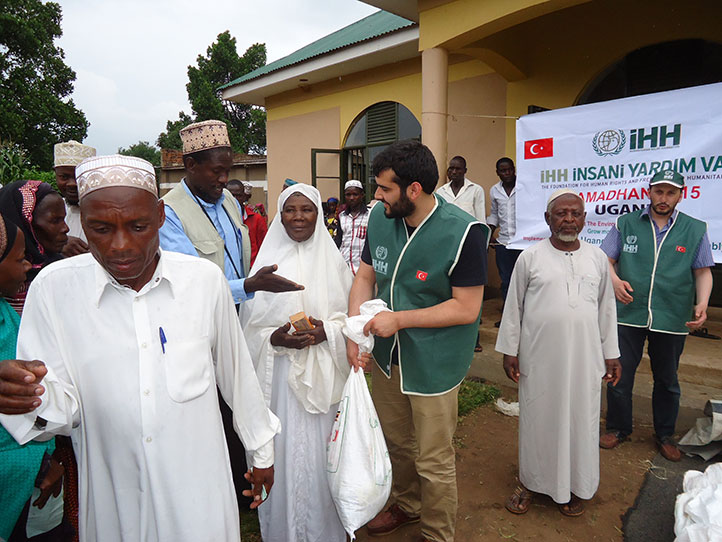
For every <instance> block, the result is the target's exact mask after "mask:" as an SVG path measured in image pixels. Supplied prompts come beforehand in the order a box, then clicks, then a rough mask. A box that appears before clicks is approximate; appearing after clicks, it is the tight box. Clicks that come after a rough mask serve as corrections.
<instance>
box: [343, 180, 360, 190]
mask: <svg viewBox="0 0 722 542" xmlns="http://www.w3.org/2000/svg"><path fill="white" fill-rule="evenodd" d="M349 188H358V189H359V190H361V191H362V192H363V189H364V185H362V184H361V181H357V180H356V179H351V180H350V181H346V184H345V185H344V187H343V189H344V191H346V190H348V189H349Z"/></svg>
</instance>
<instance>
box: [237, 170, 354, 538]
mask: <svg viewBox="0 0 722 542" xmlns="http://www.w3.org/2000/svg"><path fill="white" fill-rule="evenodd" d="M296 193H301V194H302V195H304V196H306V197H307V198H308V199H310V200H311V201H312V202H313V203H314V204H315V205H316V207H317V209H319V210H320V209H321V197H320V195H319V193H318V191H317V190H316V189H315V188H313V187H310V186H308V185H304V184H298V185H294V186H292V187H290V188H287V189H286V190H284V191H283V192H281V195H280V197H279V201H278V209H283V204H284V203H285V201H286V199H288V198H289V197H290V196H292V195H294V194H296ZM272 264H277V265H278V271H277V273H278V274H280V275H282V276H284V277H286V278H288V279H290V280H293V281H295V282H297V283H299V284H303V285H304V286H305V289H304V290H302V291H299V292H286V293H281V294H271V293H267V292H256V294H255V296H254V298H253V299H251V300H249V301H246V302H245V303H244V304H243V305H242V307H241V323H242V325H243V330H244V333H245V336H246V339H247V340H248V348H249V350H250V352H251V357H252V358H253V364H254V366H255V368H256V374H257V375H258V380H259V383H260V385H261V389H262V390H263V393H264V395H265V398H266V401H267V402H268V404H269V406H270V407H271V410H272V411H273V412H274V413H275V414H276V416H278V418H279V419H280V420H281V425H282V428H283V429H282V431H281V433H280V434H278V435H276V437H275V439H274V445H275V450H276V464H275V481H274V485H273V489H272V490H271V492H270V494H269V497H268V500H267V501H266V502H264V503H263V504H261V506H260V507H259V509H258V516H259V519H260V523H261V535H262V537H263V540H264V542H344V541H345V540H346V534H345V531H344V529H343V526H342V525H341V521H340V520H339V518H338V514H337V512H336V508H335V505H334V503H333V501H332V498H331V493H330V490H329V486H328V479H327V473H326V444H327V441H328V436H329V434H330V432H331V427H332V426H333V420H334V416H335V414H336V405H337V403H338V402H339V401H340V399H341V393H342V391H343V385H344V382H345V381H346V378H347V377H348V373H349V365H348V362H347V361H346V342H345V339H344V337H343V335H342V333H341V328H342V327H343V323H344V321H345V316H346V313H347V311H348V293H349V290H350V288H351V282H352V275H351V271H350V270H349V268H348V266H347V265H346V262H345V261H344V260H343V258H342V257H341V254H340V253H339V251H338V248H337V247H336V245H335V244H334V242H333V240H332V239H331V236H330V235H329V234H328V231H327V230H326V228H325V227H324V225H323V215H322V213H320V212H319V213H318V216H317V220H316V226H315V230H314V233H313V235H312V236H311V238H310V239H308V240H306V241H303V242H300V243H299V242H296V241H293V240H292V239H291V238H290V237H289V236H288V235H287V234H286V231H285V229H284V227H283V225H282V224H281V221H280V216H278V215H277V216H276V217H275V218H274V219H273V222H272V223H271V226H270V227H269V229H268V234H267V235H266V238H265V239H264V241H263V244H262V245H261V250H260V251H259V252H258V256H257V257H256V261H255V263H254V265H253V269H252V270H251V274H253V273H255V272H256V271H257V270H258V269H260V268H261V267H263V266H266V265H272ZM299 311H304V312H305V313H306V315H307V316H312V317H314V318H316V319H318V320H322V321H323V324H324V329H325V331H326V337H327V340H326V341H324V342H323V343H321V344H318V345H312V346H309V347H306V348H303V349H301V350H295V349H290V348H284V347H274V346H272V345H271V342H270V338H271V334H272V333H273V332H274V331H275V330H276V329H277V328H279V327H280V326H283V325H284V324H285V323H286V322H288V319H289V316H291V315H292V314H295V313H297V312H299Z"/></svg>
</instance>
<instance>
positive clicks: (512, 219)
mask: <svg viewBox="0 0 722 542" xmlns="http://www.w3.org/2000/svg"><path fill="white" fill-rule="evenodd" d="M489 199H490V200H491V214H490V215H489V218H487V219H486V222H487V224H489V225H490V226H498V228H499V235H498V236H497V238H496V240H497V241H498V242H499V243H501V244H502V245H508V244H509V242H510V241H511V240H512V239H513V238H514V234H515V233H516V186H514V188H512V189H511V194H508V195H507V193H506V190H504V187H503V186H502V184H501V181H499V182H498V183H496V184H495V185H494V186H492V187H491V190H489Z"/></svg>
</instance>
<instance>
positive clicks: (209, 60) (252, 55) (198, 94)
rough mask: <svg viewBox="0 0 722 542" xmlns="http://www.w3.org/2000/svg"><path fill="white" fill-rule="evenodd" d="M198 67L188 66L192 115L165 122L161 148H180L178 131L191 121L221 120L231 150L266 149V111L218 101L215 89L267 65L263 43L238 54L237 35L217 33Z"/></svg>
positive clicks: (198, 61) (189, 99)
mask: <svg viewBox="0 0 722 542" xmlns="http://www.w3.org/2000/svg"><path fill="white" fill-rule="evenodd" d="M196 63H197V66H188V84H187V85H186V90H187V92H188V101H189V102H190V104H191V108H192V110H193V115H194V117H193V118H191V116H189V115H187V114H185V113H184V112H182V111H181V112H180V113H179V115H178V120H176V121H168V123H167V125H166V131H165V132H163V133H162V134H160V136H158V146H159V147H161V148H171V149H180V148H181V141H180V136H179V135H178V132H179V131H180V130H181V129H182V128H184V127H185V126H187V125H188V124H190V123H191V122H199V121H204V120H210V119H219V120H224V121H225V122H226V124H227V125H228V136H229V138H230V140H231V146H232V147H233V150H235V151H237V152H245V153H247V152H264V151H265V149H266V112H265V110H263V109H262V108H260V107H257V106H253V105H247V104H238V103H235V102H229V101H223V100H221V92H220V91H219V90H218V88H219V87H220V86H222V85H225V84H226V83H230V82H231V81H233V80H234V79H236V78H238V77H241V76H242V75H245V74H247V73H249V72H251V71H253V70H255V69H257V68H260V67H261V66H264V65H265V64H266V46H265V44H263V43H256V44H254V45H251V46H250V47H249V48H248V49H247V50H246V52H245V53H244V54H243V56H238V50H237V49H236V38H234V37H232V36H231V34H230V32H228V31H225V32H223V33H221V34H218V39H217V41H215V42H214V43H212V44H211V45H210V46H209V47H208V49H206V54H205V56H204V55H198V58H197V59H196Z"/></svg>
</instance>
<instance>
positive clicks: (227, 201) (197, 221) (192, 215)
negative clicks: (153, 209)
mask: <svg viewBox="0 0 722 542" xmlns="http://www.w3.org/2000/svg"><path fill="white" fill-rule="evenodd" d="M223 194H224V196H225V198H224V200H223V208H224V209H225V210H226V211H227V212H228V216H230V217H231V221H232V222H233V225H234V226H236V227H237V228H239V229H240V230H241V245H242V246H241V248H242V250H243V274H244V276H246V277H247V276H248V271H249V269H250V265H251V241H250V238H249V237H248V227H247V226H246V225H245V224H244V223H243V217H242V216H241V212H240V211H239V210H238V207H237V206H236V205H235V204H234V203H233V202H234V199H233V194H231V193H230V192H229V191H228V190H226V189H225V188H224V189H223ZM163 202H164V203H165V204H166V205H167V206H168V207H170V208H171V209H173V210H174V211H175V214H177V215H178V218H179V219H180V221H181V223H182V224H183V231H184V232H185V234H186V235H187V236H188V239H190V241H191V243H193V246H194V247H195V249H196V251H197V252H198V256H200V257H201V258H204V259H206V260H210V261H212V262H213V263H214V264H216V265H217V266H218V267H220V269H221V271H223V270H224V258H225V250H224V248H223V246H224V243H223V238H222V237H221V236H220V234H219V233H218V232H217V231H216V228H215V226H213V224H212V223H211V221H210V220H208V217H207V216H206V215H205V213H203V210H202V209H201V206H200V205H198V202H197V201H195V200H194V199H193V198H192V197H190V196H189V195H188V193H187V192H186V191H185V188H183V185H182V184H181V183H178V184H177V185H176V186H174V187H173V189H172V190H171V191H170V192H168V193H167V194H166V195H165V196H163Z"/></svg>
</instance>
